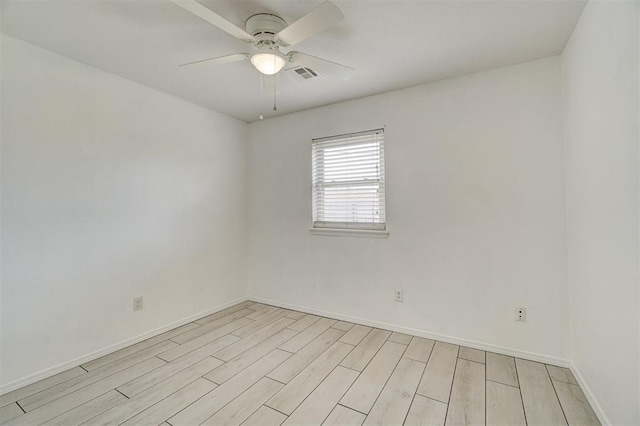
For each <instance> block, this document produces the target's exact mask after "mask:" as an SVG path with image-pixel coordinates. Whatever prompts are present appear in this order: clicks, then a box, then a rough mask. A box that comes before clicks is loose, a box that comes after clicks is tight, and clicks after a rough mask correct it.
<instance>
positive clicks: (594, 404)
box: [569, 361, 612, 425]
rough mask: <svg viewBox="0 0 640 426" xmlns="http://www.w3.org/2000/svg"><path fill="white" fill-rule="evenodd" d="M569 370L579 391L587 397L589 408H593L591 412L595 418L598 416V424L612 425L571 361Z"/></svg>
mask: <svg viewBox="0 0 640 426" xmlns="http://www.w3.org/2000/svg"><path fill="white" fill-rule="evenodd" d="M569 369H570V370H571V372H572V373H573V376H574V377H575V378H576V380H577V381H578V384H579V385H580V389H582V392H584V395H585V396H586V397H587V400H588V401H589V404H591V408H593V411H594V412H595V413H596V416H598V420H600V423H602V424H603V425H611V424H612V423H611V422H610V421H609V418H608V417H607V415H606V414H605V413H604V410H603V409H602V407H601V406H600V404H598V400H597V399H596V397H595V395H594V394H593V392H592V391H591V388H590V387H589V385H588V384H587V382H586V381H585V380H584V377H582V374H580V370H578V367H576V365H575V364H574V363H573V361H571V365H570V366H569Z"/></svg>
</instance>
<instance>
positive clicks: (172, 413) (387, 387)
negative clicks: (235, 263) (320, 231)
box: [0, 302, 599, 426]
mask: <svg viewBox="0 0 640 426" xmlns="http://www.w3.org/2000/svg"><path fill="white" fill-rule="evenodd" d="M0 424H2V425H40V424H46V425H60V426H71V425H87V426H94V425H120V424H123V425H140V424H145V425H147V424H154V425H164V426H167V425H170V426H180V425H189V426H192V425H244V426H249V425H260V426H271V425H273V426H276V425H283V424H284V425H374V424H375V425H402V424H405V425H482V424H484V425H527V424H528V425H597V424H599V422H598V419H597V417H596V415H595V413H594V412H593V410H592V409H591V407H590V406H589V403H588V402H587V399H586V397H585V395H584V393H583V392H582V390H581V389H580V387H579V386H578V384H577V382H576V380H575V378H574V377H573V375H572V374H571V371H569V370H568V369H566V368H561V367H557V366H552V365H544V364H541V363H537V362H532V361H527V360H523V359H514V358H513V357H509V356H505V355H500V354H494V353H489V352H487V353H485V352H484V351H481V350H478V349H473V348H467V347H462V346H458V345H452V344H449V343H444V342H437V341H434V340H430V339H424V338H420V337H415V336H410V335H407V334H402V333H397V332H394V333H392V332H391V331H388V330H381V329H377V328H372V327H367V326H364V325H359V324H352V323H349V322H346V321H338V320H335V319H331V318H323V317H320V316H317V315H309V314H305V313H302V312H296V311H291V310H287V309H282V308H278V307H274V306H267V305H263V304H260V303H256V302H244V303H240V304H238V305H236V306H232V307H230V308H227V309H224V310H222V311H220V312H216V313H215V314H212V315H209V316H207V317H205V318H200V319H198V320H197V321H194V322H192V323H189V324H186V325H183V326H181V327H178V328H176V329H174V330H171V331H168V332H166V333H162V334H160V335H158V336H155V337H153V338H151V339H147V340H145V341H143V342H140V343H137V344H135V345H132V346H129V347H127V348H124V349H122V350H119V351H117V352H113V353H111V354H109V355H106V356H103V357H101V358H98V359H96V360H93V361H91V362H87V363H86V364H83V365H81V366H78V367H75V368H72V369H70V370H68V371H65V372H62V373H59V374H56V375H55V376H52V377H49V378H47V379H44V380H41V381H39V382H37V383H33V384H31V385H28V386H25V387H23V388H21V389H17V390H15V391H13V392H9V393H7V394H5V395H2V396H0Z"/></svg>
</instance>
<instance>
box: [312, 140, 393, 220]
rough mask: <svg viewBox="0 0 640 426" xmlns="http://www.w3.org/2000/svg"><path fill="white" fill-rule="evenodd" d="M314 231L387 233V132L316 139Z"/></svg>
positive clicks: (314, 149) (314, 150)
mask: <svg viewBox="0 0 640 426" xmlns="http://www.w3.org/2000/svg"><path fill="white" fill-rule="evenodd" d="M312 162H313V172H312V181H313V228H314V229H322V228H333V229H355V230H377V231H385V230H386V223H385V202H384V131H383V130H382V129H378V130H371V131H368V132H360V133H352V134H348V135H340V136H332V137H328V138H321V139H314V140H313V141H312Z"/></svg>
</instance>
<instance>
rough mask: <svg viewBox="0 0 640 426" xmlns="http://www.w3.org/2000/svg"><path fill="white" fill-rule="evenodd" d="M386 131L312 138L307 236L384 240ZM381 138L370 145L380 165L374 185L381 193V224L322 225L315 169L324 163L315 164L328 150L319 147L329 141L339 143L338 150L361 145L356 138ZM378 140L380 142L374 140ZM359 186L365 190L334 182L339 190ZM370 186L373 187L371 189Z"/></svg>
mask: <svg viewBox="0 0 640 426" xmlns="http://www.w3.org/2000/svg"><path fill="white" fill-rule="evenodd" d="M384 133H385V129H384V128H379V129H372V130H367V131H362V132H355V133H346V134H341V135H335V136H329V137H322V138H314V139H312V140H311V169H312V171H311V204H312V206H311V229H310V232H311V233H312V234H314V235H331V236H339V235H349V236H365V237H382V238H386V236H387V235H388V232H387V216H386V194H385V190H386V176H385V174H386V171H385V138H384ZM378 134H379V135H381V137H373V138H372V142H374V141H375V142H377V143H379V154H378V156H377V161H378V163H379V170H378V180H377V182H376V183H375V184H374V185H375V186H377V188H376V191H378V192H379V193H380V195H379V197H380V198H382V200H381V201H380V200H378V211H377V212H378V214H380V212H381V214H380V216H382V221H381V222H351V221H349V222H339V221H322V220H317V216H318V205H317V199H318V197H319V193H318V191H319V189H318V188H319V186H318V185H317V176H318V171H317V169H318V166H319V165H324V164H325V163H324V159H322V160H318V158H317V157H318V154H319V153H324V152H325V150H326V149H327V147H324V148H322V147H319V146H318V145H322V144H327V143H331V142H332V141H336V142H337V141H342V144H340V145H339V146H341V147H348V146H349V145H350V144H353V145H357V144H358V143H362V141H358V140H357V139H356V138H362V137H363V136H367V135H378ZM378 138H379V140H377V139H378ZM348 139H355V140H354V141H353V142H351V143H350V142H349V141H348ZM324 184H325V185H324V188H326V187H327V186H326V182H324ZM359 185H362V186H367V185H366V183H358V184H356V185H354V184H353V182H351V185H349V183H348V182H336V183H335V186H336V187H338V188H340V187H343V188H348V187H354V186H355V187H357V186H359ZM374 185H372V186H374Z"/></svg>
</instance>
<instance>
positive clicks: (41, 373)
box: [0, 297, 247, 395]
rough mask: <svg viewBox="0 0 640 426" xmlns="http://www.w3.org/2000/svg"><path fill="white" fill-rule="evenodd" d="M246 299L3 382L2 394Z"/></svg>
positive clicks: (239, 299) (242, 299) (227, 303)
mask: <svg viewBox="0 0 640 426" xmlns="http://www.w3.org/2000/svg"><path fill="white" fill-rule="evenodd" d="M245 300H247V298H246V297H240V298H238V299H235V300H231V301H229V302H226V303H223V304H222V305H218V306H216V307H214V308H211V309H207V310H206V311H202V312H199V313H197V314H195V315H191V316H190V317H187V318H183V319H181V320H178V321H175V322H172V323H171V324H167V325H165V326H162V327H160V328H156V329H155V330H151V331H149V332H147V333H143V334H140V335H138V336H136V337H132V338H131V339H127V340H124V341H122V342H119V343H116V344H115V345H111V346H108V347H106V348H103V349H100V350H97V351H94V352H91V353H89V354H86V355H83V356H81V357H78V358H75V359H73V360H71V361H68V362H63V363H62V364H58V365H56V366H54V367H51V368H47V369H44V370H42V371H39V372H37V373H34V374H31V375H29V376H27V377H23V378H21V379H18V380H14V381H12V382H9V383H6V384H3V385H2V386H0V395H4V394H5V393H8V392H11V391H13V390H15V389H18V388H21V387H23V386H27V385H30V384H31V383H35V382H37V381H38V380H42V379H46V378H47V377H51V376H53V375H54V374H58V373H61V372H63V371H65V370H68V369H70V368H74V367H77V366H79V365H81V364H85V363H87V362H89V361H93V360H94V359H98V358H100V357H101V356H104V355H107V354H110V353H111V352H115V351H117V350H120V349H123V348H126V347H127V346H130V345H134V344H136V343H139V342H142V341H143V340H146V339H149V338H151V337H154V336H157V335H158V334H162V333H164V332H165V331H169V330H171V329H174V328H176V327H180V326H181V325H185V324H188V323H190V322H193V321H195V320H197V319H200V318H203V317H206V316H207V315H211V314H214V313H216V312H218V311H221V310H223V309H226V308H228V307H230V306H233V305H237V304H238V303H242V302H244V301H245Z"/></svg>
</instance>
